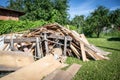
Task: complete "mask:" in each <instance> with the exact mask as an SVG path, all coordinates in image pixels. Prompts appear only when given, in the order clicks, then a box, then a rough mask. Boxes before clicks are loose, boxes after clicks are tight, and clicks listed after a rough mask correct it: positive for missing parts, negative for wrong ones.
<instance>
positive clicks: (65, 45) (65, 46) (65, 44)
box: [63, 37, 67, 56]
mask: <svg viewBox="0 0 120 80" xmlns="http://www.w3.org/2000/svg"><path fill="white" fill-rule="evenodd" d="M66 48H67V38H66V37H65V40H64V51H63V53H64V56H66Z"/></svg>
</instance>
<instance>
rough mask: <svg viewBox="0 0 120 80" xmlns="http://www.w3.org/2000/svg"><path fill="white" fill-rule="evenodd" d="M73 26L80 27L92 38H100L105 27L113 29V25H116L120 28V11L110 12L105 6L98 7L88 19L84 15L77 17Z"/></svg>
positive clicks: (72, 22)
mask: <svg viewBox="0 0 120 80" xmlns="http://www.w3.org/2000/svg"><path fill="white" fill-rule="evenodd" d="M71 25H74V26H76V27H80V29H82V31H83V32H84V34H85V35H87V36H90V37H91V36H92V35H93V34H96V37H100V34H101V32H102V31H103V28H104V27H107V28H111V25H114V27H115V28H117V27H119V26H120V9H116V10H112V11H110V10H109V9H108V8H106V7H104V6H98V7H97V8H96V9H95V10H94V11H93V12H91V13H90V15H89V16H87V17H86V18H84V17H83V15H80V16H79V15H76V16H75V17H74V18H73V19H72V21H71Z"/></svg>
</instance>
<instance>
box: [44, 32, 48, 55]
mask: <svg viewBox="0 0 120 80" xmlns="http://www.w3.org/2000/svg"><path fill="white" fill-rule="evenodd" d="M44 40H45V51H46V54H48V53H49V51H48V41H47V34H46V33H44Z"/></svg>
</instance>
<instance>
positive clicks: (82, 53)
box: [80, 42, 87, 61]
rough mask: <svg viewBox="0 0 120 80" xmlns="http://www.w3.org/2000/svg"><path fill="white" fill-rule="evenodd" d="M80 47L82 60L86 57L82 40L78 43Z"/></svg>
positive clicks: (85, 59)
mask: <svg viewBox="0 0 120 80" xmlns="http://www.w3.org/2000/svg"><path fill="white" fill-rule="evenodd" d="M80 48H81V55H82V60H83V61H87V57H86V53H85V49H84V44H83V43H82V42H81V43H80Z"/></svg>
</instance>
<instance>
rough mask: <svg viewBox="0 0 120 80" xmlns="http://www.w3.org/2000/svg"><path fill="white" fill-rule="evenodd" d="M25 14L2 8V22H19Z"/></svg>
mask: <svg viewBox="0 0 120 80" xmlns="http://www.w3.org/2000/svg"><path fill="white" fill-rule="evenodd" d="M24 14H25V13H24V12H20V11H15V10H11V9H6V8H2V7H0V20H16V21H18V20H19V17H20V16H22V15H24Z"/></svg>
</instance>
